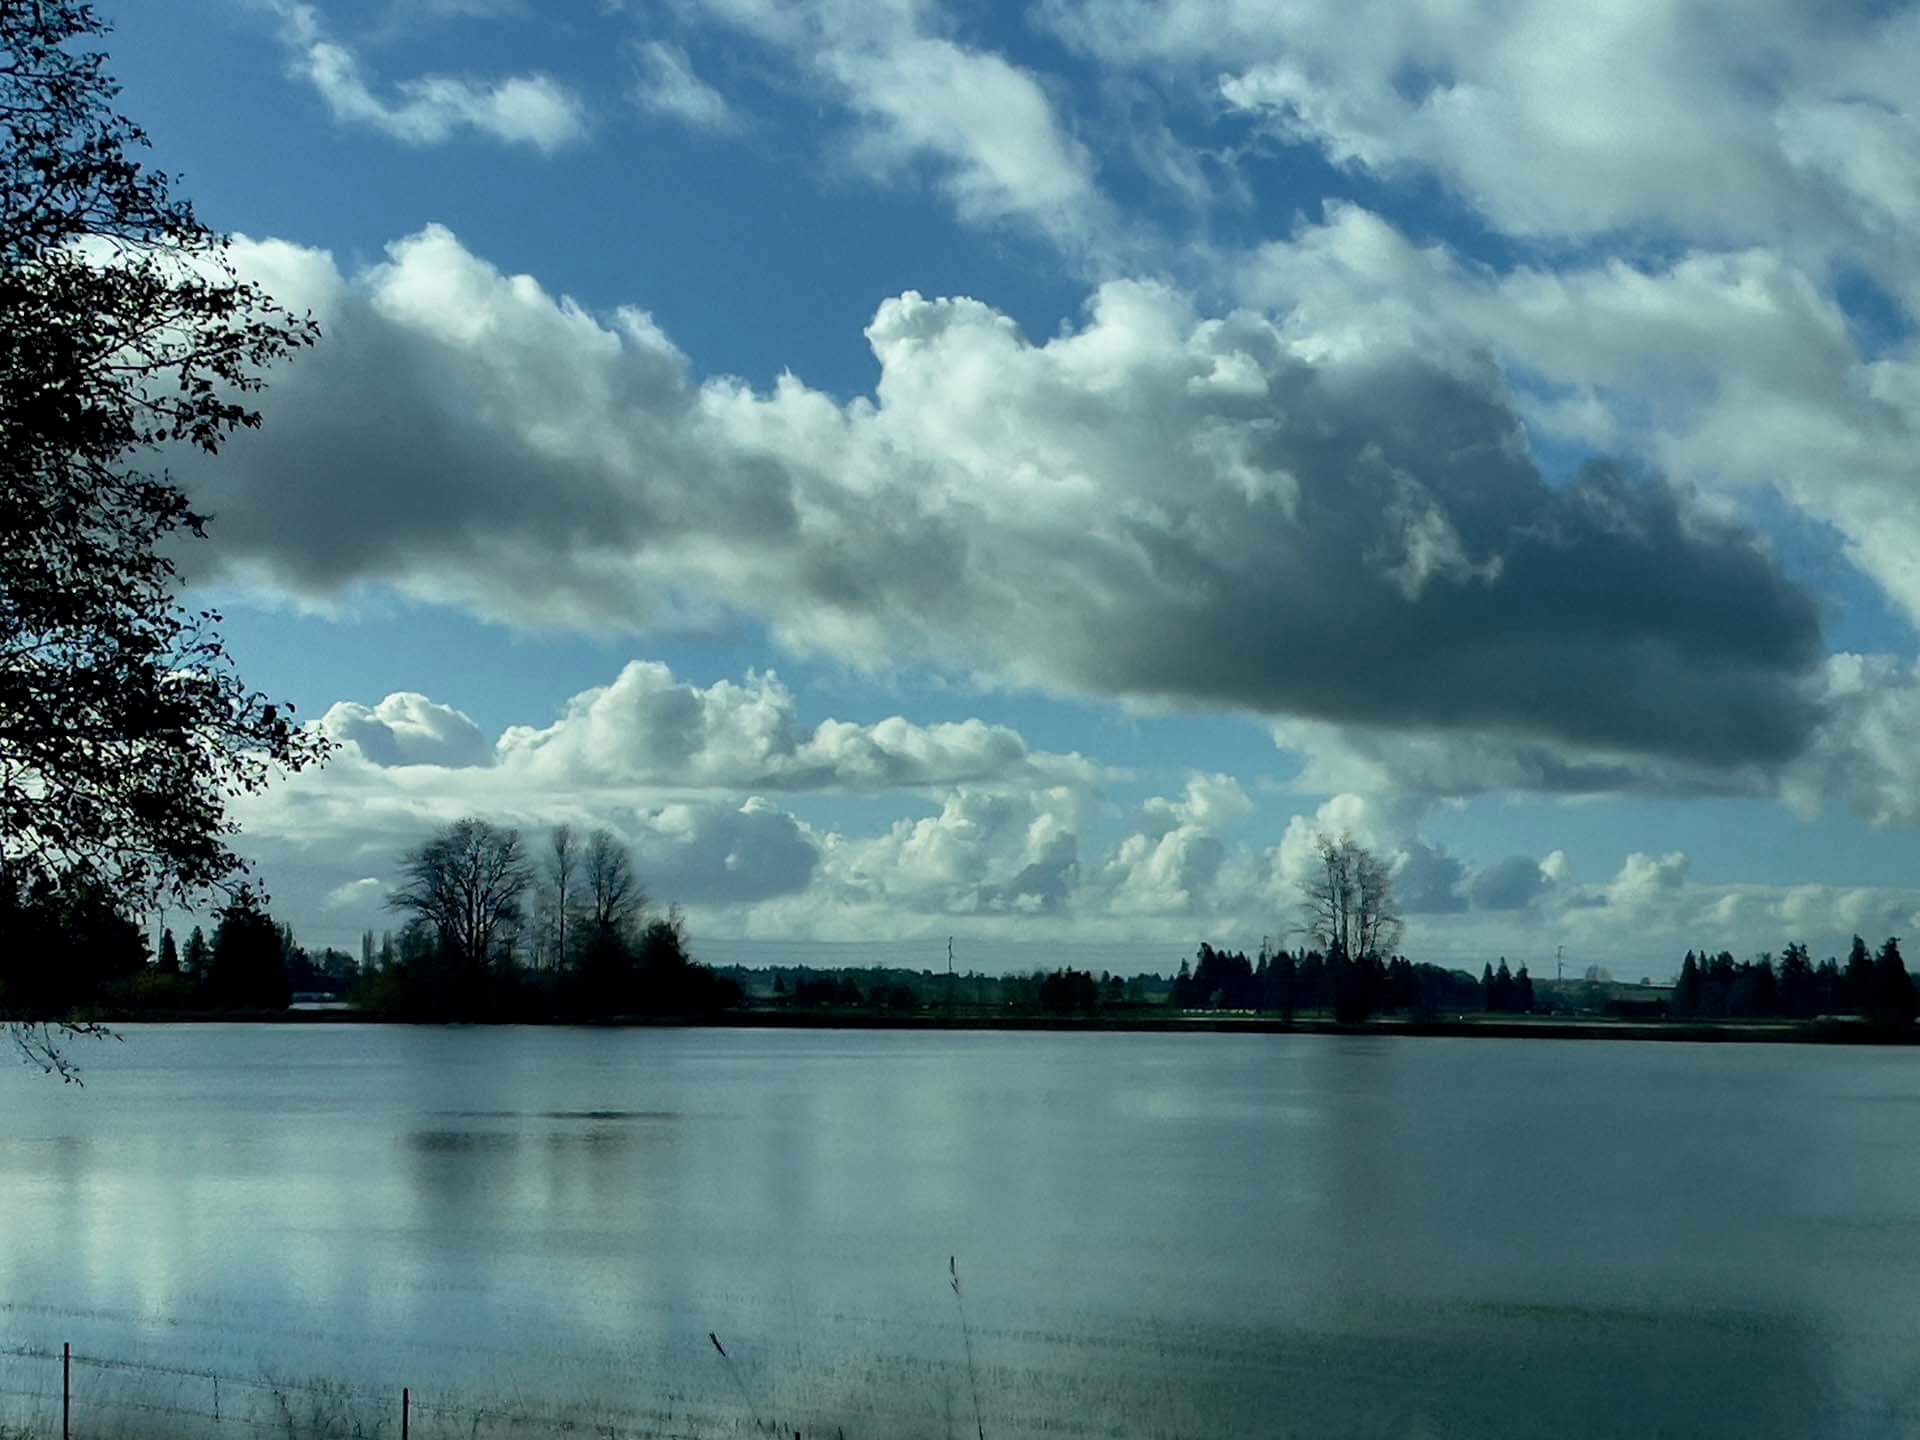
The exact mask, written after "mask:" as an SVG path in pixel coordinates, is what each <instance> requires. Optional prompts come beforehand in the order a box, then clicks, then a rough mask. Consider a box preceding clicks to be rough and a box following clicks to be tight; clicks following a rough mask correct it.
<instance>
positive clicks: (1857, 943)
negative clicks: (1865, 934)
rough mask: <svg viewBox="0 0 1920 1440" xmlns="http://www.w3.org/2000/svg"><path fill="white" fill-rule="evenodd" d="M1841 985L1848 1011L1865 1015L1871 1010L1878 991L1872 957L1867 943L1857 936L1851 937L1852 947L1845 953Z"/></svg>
mask: <svg viewBox="0 0 1920 1440" xmlns="http://www.w3.org/2000/svg"><path fill="white" fill-rule="evenodd" d="M1841 984H1842V987H1843V989H1844V991H1845V994H1846V998H1847V1007H1848V1008H1849V1009H1851V1010H1854V1011H1856V1012H1858V1013H1860V1014H1865V1013H1866V1012H1867V1011H1868V1010H1870V1009H1872V1008H1873V1002H1874V998H1875V994H1876V992H1877V990H1878V985H1877V983H1876V981H1875V977H1874V969H1873V955H1872V953H1871V952H1870V951H1868V949H1867V942H1866V941H1864V940H1862V939H1861V938H1860V937H1859V936H1858V935H1856V936H1854V937H1853V946H1852V948H1851V949H1849V950H1848V951H1847V969H1846V974H1845V975H1844V976H1843V977H1842V981H1841Z"/></svg>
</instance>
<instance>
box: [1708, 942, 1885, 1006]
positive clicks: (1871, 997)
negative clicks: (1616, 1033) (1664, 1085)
mask: <svg viewBox="0 0 1920 1440" xmlns="http://www.w3.org/2000/svg"><path fill="white" fill-rule="evenodd" d="M1915 1003H1916V997H1915V994H1914V985H1913V980H1912V977H1911V976H1909V975H1908V974H1907V965H1906V960H1905V958H1904V957H1903V956H1902V955H1901V953H1900V938H1899V937H1898V936H1897V935H1896V936H1889V937H1888V938H1887V940H1886V943H1884V944H1883V945H1881V947H1880V948H1879V950H1878V951H1877V952H1872V951H1869V950H1868V949H1867V942H1866V941H1865V940H1863V939H1861V938H1860V937H1859V936H1858V935H1856V936H1854V937H1853V945H1852V947H1851V948H1850V949H1849V950H1848V952H1847V959H1846V963H1845V965H1844V966H1843V965H1842V964H1841V962H1840V961H1839V960H1838V959H1837V958H1835V957H1832V956H1829V957H1828V958H1827V959H1825V960H1822V961H1821V962H1820V963H1819V964H1817V965H1816V964H1814V963H1813V960H1812V957H1811V956H1810V955H1809V954H1808V952H1807V947H1806V946H1805V945H1802V944H1800V943H1799V942H1798V941H1795V942H1793V943H1791V944H1789V945H1788V946H1787V947H1786V949H1785V950H1784V951H1783V952H1782V954H1781V956H1780V959H1779V962H1778V964H1776V963H1775V961H1774V957H1773V955H1772V953H1771V952H1767V953H1763V954H1761V955H1758V956H1755V957H1754V958H1753V959H1752V960H1747V961H1736V960H1735V959H1734V958H1733V956H1732V955H1731V954H1730V953H1729V952H1727V951H1725V950H1722V951H1721V952H1720V953H1719V954H1717V955H1709V954H1708V953H1707V952H1706V951H1704V950H1703V951H1701V952H1700V953H1699V954H1698V955H1696V954H1695V953H1694V952H1693V951H1691V950H1689V951H1687V953H1686V956H1685V957H1684V958H1683V959H1682V960H1681V962H1680V976H1679V978H1678V979H1677V980H1676V981H1675V982H1674V987H1673V1000H1672V1002H1671V1010H1672V1013H1673V1014H1675V1015H1685V1016H1703V1017H1708V1018H1716V1019H1717V1018H1728V1019H1767V1018H1775V1017H1778V1018H1781V1019H1788V1020H1808V1019H1811V1018H1813V1017H1814V1016H1816V1015H1859V1016H1862V1017H1864V1018H1866V1019H1868V1020H1872V1021H1877V1022H1880V1023H1884V1024H1890V1025H1909V1024H1911V1023H1912V1022H1913V1017H1914V1011H1915Z"/></svg>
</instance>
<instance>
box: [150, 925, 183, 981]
mask: <svg viewBox="0 0 1920 1440" xmlns="http://www.w3.org/2000/svg"><path fill="white" fill-rule="evenodd" d="M153 968H154V969H155V970H157V971H159V972H160V973H161V974H162V975H178V974H179V973H180V949H179V947H178V946H177V945H175V944H174V943H173V931H171V930H165V931H162V932H161V935H160V958H159V959H158V960H156V961H155V962H154V967H153Z"/></svg>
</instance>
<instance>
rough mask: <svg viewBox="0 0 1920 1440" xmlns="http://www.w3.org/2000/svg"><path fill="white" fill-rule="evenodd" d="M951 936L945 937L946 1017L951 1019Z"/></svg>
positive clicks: (952, 997) (952, 995)
mask: <svg viewBox="0 0 1920 1440" xmlns="http://www.w3.org/2000/svg"><path fill="white" fill-rule="evenodd" d="M953 1001H954V994H953V936H951V935H949V936H947V1017H948V1018H949V1019H951V1018H952V1017H953Z"/></svg>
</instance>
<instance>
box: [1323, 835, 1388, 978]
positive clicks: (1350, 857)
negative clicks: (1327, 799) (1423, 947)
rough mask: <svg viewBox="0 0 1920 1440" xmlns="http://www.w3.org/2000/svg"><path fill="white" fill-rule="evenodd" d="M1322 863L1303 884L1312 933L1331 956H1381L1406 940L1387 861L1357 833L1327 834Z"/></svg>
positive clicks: (1375, 958)
mask: <svg viewBox="0 0 1920 1440" xmlns="http://www.w3.org/2000/svg"><path fill="white" fill-rule="evenodd" d="M1317 854H1318V863H1317V864H1316V866H1315V867H1314V869H1313V871H1312V873H1310V874H1309V875H1308V876H1307V877H1306V878H1305V879H1304V880H1303V881H1302V882H1301V885H1300V890H1301V897H1302V903H1301V911H1302V918H1303V921H1304V924H1305V928H1306V931H1307V935H1308V937H1309V938H1310V939H1312V940H1313V941H1314V942H1315V943H1316V944H1320V945H1324V946H1325V947H1326V949H1327V953H1328V954H1329V955H1331V954H1332V953H1333V950H1334V947H1335V946H1336V945H1338V946H1339V948H1340V953H1341V954H1342V955H1343V956H1346V957H1349V958H1351V959H1353V960H1377V959H1379V958H1380V957H1381V956H1383V955H1387V954H1391V953H1392V952H1393V950H1394V947H1396V946H1397V945H1398V944H1399V943H1400V934H1401V930H1402V928H1403V927H1402V924H1401V920H1400V914H1399V911H1398V910H1397V909H1396V907H1395V905H1394V900H1393V876H1392V872H1391V871H1390V870H1389V868H1388V866H1387V862H1386V861H1384V860H1382V859H1381V858H1380V857H1379V856H1377V855H1375V854H1374V853H1373V852H1372V851H1371V850H1368V849H1367V848H1366V847H1364V846H1362V845H1359V844H1357V843H1355V841H1354V839H1353V837H1352V836H1351V835H1343V836H1341V837H1340V838H1339V839H1338V840H1335V839H1333V838H1332V837H1331V836H1327V835H1322V836H1320V837H1319V840H1318V849H1317Z"/></svg>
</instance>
